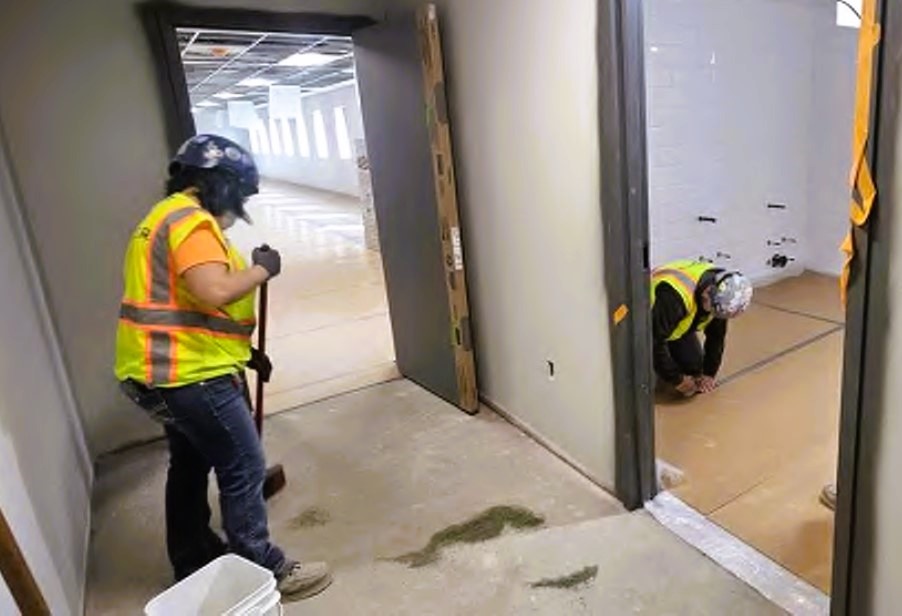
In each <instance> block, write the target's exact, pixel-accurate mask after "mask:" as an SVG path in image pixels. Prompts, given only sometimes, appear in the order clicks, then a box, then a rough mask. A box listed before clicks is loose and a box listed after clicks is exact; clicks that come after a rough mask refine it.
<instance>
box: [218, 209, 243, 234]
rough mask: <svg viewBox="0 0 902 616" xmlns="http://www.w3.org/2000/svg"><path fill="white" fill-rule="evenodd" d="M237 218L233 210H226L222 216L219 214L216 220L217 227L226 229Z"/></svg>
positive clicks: (229, 227)
mask: <svg viewBox="0 0 902 616" xmlns="http://www.w3.org/2000/svg"><path fill="white" fill-rule="evenodd" d="M237 220H238V217H237V216H236V215H235V214H234V213H233V212H226V213H225V214H223V215H222V216H219V217H218V218H217V219H216V221H217V222H218V223H219V227H220V228H221V229H222V230H223V231H227V230H228V229H231V228H232V227H233V226H235V222H236V221H237Z"/></svg>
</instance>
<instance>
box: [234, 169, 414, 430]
mask: <svg viewBox="0 0 902 616" xmlns="http://www.w3.org/2000/svg"><path fill="white" fill-rule="evenodd" d="M248 212H249V213H250V215H251V217H252V218H253V220H254V224H253V225H251V226H249V225H245V224H238V225H236V226H235V227H234V228H233V229H232V230H230V231H229V236H230V238H231V240H232V241H233V242H234V244H235V245H236V246H237V247H238V248H239V250H241V251H242V253H244V254H246V255H250V253H251V251H252V250H253V248H254V247H255V246H259V245H261V244H264V243H266V244H269V245H271V246H273V247H275V248H278V249H279V251H280V252H281V253H282V258H283V269H282V274H281V275H280V276H279V277H278V278H276V279H275V280H273V281H272V283H270V301H269V320H268V325H269V329H268V335H267V344H268V349H267V350H268V352H269V355H270V357H272V359H273V363H274V364H275V366H276V371H275V372H274V374H273V380H272V381H271V382H270V384H269V386H268V387H267V389H266V394H267V395H266V409H267V412H268V413H277V412H280V411H285V410H288V409H292V408H297V407H298V406H301V405H304V404H309V403H311V402H315V401H317V400H323V399H325V398H328V397H331V396H334V395H337V394H340V393H344V392H346V391H351V390H354V389H359V388H361V387H366V386H369V385H374V384H377V383H383V382H386V381H390V380H393V379H396V378H399V376H400V375H399V374H398V371H397V368H396V366H395V363H394V360H395V354H394V341H393V340H392V329H391V322H390V319H389V314H388V301H387V299H386V294H385V279H384V277H383V272H382V260H381V257H380V255H379V253H377V252H373V251H370V250H367V249H366V244H365V241H364V227H363V219H362V211H361V205H360V202H359V201H358V200H357V199H355V198H353V197H350V196H346V195H340V194H336V193H329V192H324V191H320V190H315V189H311V188H305V187H301V186H298V185H295V184H289V183H286V182H277V181H272V180H264V181H263V183H262V185H261V187H260V194H259V195H255V196H254V197H252V198H251V200H250V201H249V203H248Z"/></svg>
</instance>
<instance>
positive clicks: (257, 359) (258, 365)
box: [247, 348, 272, 383]
mask: <svg viewBox="0 0 902 616" xmlns="http://www.w3.org/2000/svg"><path fill="white" fill-rule="evenodd" d="M247 367H248V368H250V369H251V370H253V371H254V372H256V373H257V376H258V377H259V378H260V380H261V381H263V382H264V383H269V378H270V377H271V376H272V362H271V361H270V360H269V357H268V356H267V355H266V353H263V352H261V351H260V350H259V349H254V348H251V360H250V361H249V362H247Z"/></svg>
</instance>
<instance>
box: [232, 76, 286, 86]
mask: <svg viewBox="0 0 902 616" xmlns="http://www.w3.org/2000/svg"><path fill="white" fill-rule="evenodd" d="M277 83H279V82H278V81H276V80H275V79H264V78H263V77H248V78H247V79H242V80H241V81H239V82H238V85H239V86H245V87H248V88H267V87H269V86H272V85H275V84H277Z"/></svg>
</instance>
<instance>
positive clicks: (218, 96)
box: [213, 92, 243, 100]
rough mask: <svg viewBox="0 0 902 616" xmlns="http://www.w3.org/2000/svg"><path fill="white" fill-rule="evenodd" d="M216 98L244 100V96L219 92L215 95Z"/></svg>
mask: <svg viewBox="0 0 902 616" xmlns="http://www.w3.org/2000/svg"><path fill="white" fill-rule="evenodd" d="M213 97H214V98H223V99H225V100H231V99H233V98H242V97H243V95H242V94H234V93H232V92H217V93H216V94H214V95H213Z"/></svg>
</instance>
